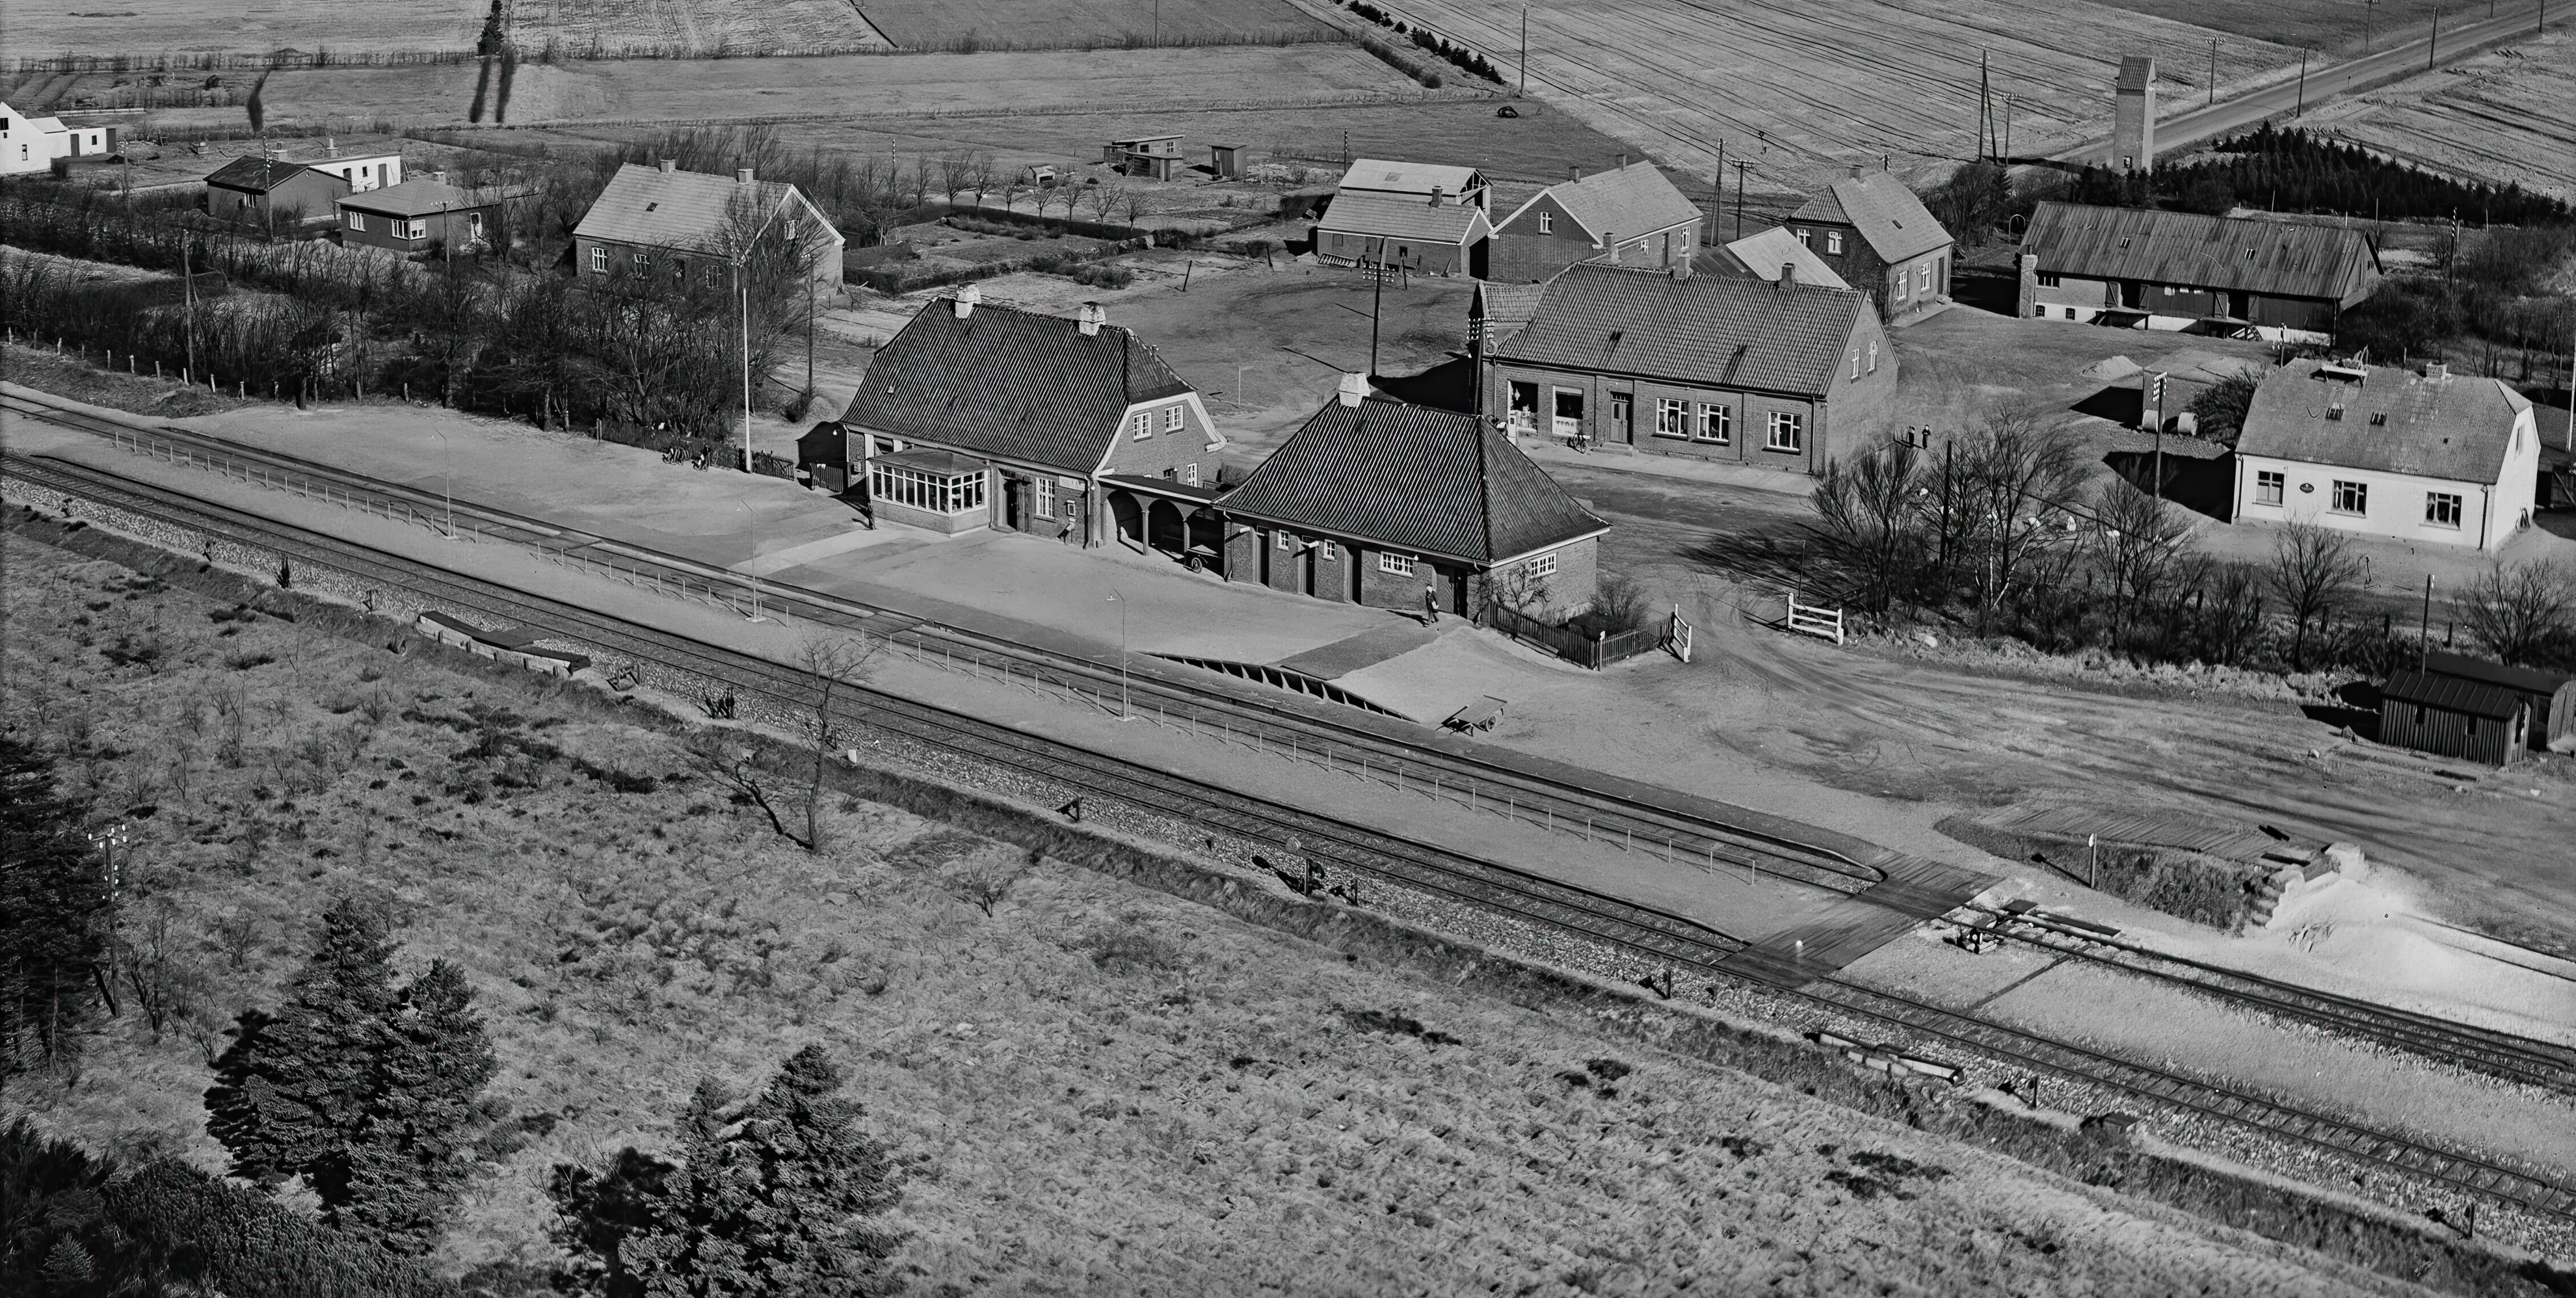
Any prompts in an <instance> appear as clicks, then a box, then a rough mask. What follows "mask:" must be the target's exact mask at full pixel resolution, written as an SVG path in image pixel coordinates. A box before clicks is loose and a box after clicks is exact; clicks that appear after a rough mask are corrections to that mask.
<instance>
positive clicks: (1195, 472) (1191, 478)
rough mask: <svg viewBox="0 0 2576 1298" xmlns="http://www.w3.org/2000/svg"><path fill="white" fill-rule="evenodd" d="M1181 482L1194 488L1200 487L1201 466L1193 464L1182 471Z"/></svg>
mask: <svg viewBox="0 0 2576 1298" xmlns="http://www.w3.org/2000/svg"><path fill="white" fill-rule="evenodd" d="M1181 481H1183V482H1186V483H1188V484H1190V485H1191V486H1193V487H1195V486H1197V485H1199V466H1197V465H1195V464H1193V465H1190V466H1189V467H1187V468H1184V469H1182V470H1181Z"/></svg>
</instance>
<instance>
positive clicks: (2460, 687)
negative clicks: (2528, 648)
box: [2379, 670, 2529, 766]
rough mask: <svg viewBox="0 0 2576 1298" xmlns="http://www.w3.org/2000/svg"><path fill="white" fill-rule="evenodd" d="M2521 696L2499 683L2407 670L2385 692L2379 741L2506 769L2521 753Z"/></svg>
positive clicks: (2525, 709) (2523, 714)
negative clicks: (2490, 683)
mask: <svg viewBox="0 0 2576 1298" xmlns="http://www.w3.org/2000/svg"><path fill="white" fill-rule="evenodd" d="M2528 715H2529V708H2528V706H2527V705H2525V704H2524V703H2523V701H2522V696H2521V695H2519V694H2516V693H2514V692H2513V691H2511V690H2508V689H2506V688H2504V687H2503V686H2500V685H2489V684H2486V683H2484V682H2482V681H2469V680H2462V679H2460V678H2459V677H2456V676H2443V675H2439V674H2437V673H2434V672H2429V671H2423V670H2410V671H2402V672H2399V673H2397V674H2396V675H2394V676H2391V677H2389V678H2388V684H2387V685H2386V686H2385V687H2384V688H2383V689H2382V690H2381V691H2380V703H2379V739H2380V742H2382V743H2386V744H2395V745H2397V746H2399V747H2401V748H2412V749H2414V750H2415V751H2417V752H2419V753H2439V754H2441V755H2442V756H2444V757H2460V758H2466V759H2467V760H2469V761H2473V762H2482V763H2485V764H2486V765H2489V766H2504V765H2507V764H2509V763H2511V762H2512V761H2514V760H2515V759H2516V758H2518V757H2520V756H2521V755H2522V746H2523V723H2524V720H2525V719H2526V717H2527V716H2528Z"/></svg>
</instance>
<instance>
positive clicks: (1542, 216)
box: [1538, 212, 1556, 234]
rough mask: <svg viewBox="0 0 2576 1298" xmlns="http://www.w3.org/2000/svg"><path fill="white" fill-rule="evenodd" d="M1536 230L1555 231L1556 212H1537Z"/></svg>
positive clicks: (1544, 232)
mask: <svg viewBox="0 0 2576 1298" xmlns="http://www.w3.org/2000/svg"><path fill="white" fill-rule="evenodd" d="M1538 232H1539V233H1540V234H1554V233H1556V214H1555V213H1553V212H1541V213H1539V214H1538Z"/></svg>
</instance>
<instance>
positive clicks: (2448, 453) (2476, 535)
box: [2234, 359, 2540, 550]
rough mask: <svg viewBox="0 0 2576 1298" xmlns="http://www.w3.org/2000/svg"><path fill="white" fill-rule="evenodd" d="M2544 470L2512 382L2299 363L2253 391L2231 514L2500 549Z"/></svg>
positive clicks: (2526, 513)
mask: <svg viewBox="0 0 2576 1298" xmlns="http://www.w3.org/2000/svg"><path fill="white" fill-rule="evenodd" d="M2539 479H2540V430H2539V427H2538V424H2537V421H2536V420H2535V418H2534V416H2533V414H2532V409H2531V403H2530V402H2529V401H2527V400H2525V399H2523V396H2522V394H2521V393H2518V392H2516V391H2514V390H2513V389H2512V388H2510V387H2508V386H2506V385H2505V383H2504V381H2503V380H2501V379H2488V378H2470V377H2466V376H2460V377H2454V376H2452V375H2451V374H2450V372H2449V371H2448V370H2447V369H2446V368H2445V367H2443V366H2441V365H2438V364H2427V365H2425V366H2423V367H2421V368H2419V369H2414V370H2407V369H2400V368H2397V367H2394V366H2387V365H2365V364H2361V363H2358V362H2348V361H2330V360H2313V359H2312V360H2302V361H2296V362H2293V363H2291V364H2289V365H2284V366H2281V367H2280V368H2278V369H2275V370H2273V371H2271V372H2270V373H2269V374H2266V375H2265V376H2264V377H2263V381H2262V383H2261V384H2260V385H2258V386H2257V387H2256V388H2255V390H2254V401H2253V404H2252V405H2251V406H2250V407H2248V408H2247V410H2246V412H2245V428H2244V432H2243V433H2242V435H2240V436H2239V437H2238V439H2237V442H2236V505H2235V511H2234V520H2235V521H2237V522H2240V523H2242V522H2267V523H2289V522H2303V523H2318V524H2323V525H2324V526H2327V527H2335V528H2341V529H2343V530H2345V531H2349V532H2363V533H2368V534H2370V535H2373V536H2388V537H2395V538H2397V539H2399V540H2405V541H2432V542H2437V543H2440V544H2445V545H2468V546H2475V547H2477V548H2478V549H2481V550H2493V549H2496V548H2497V547H2499V546H2502V545H2503V544H2504V543H2505V542H2506V541H2508V540H2510V539H2512V537H2513V534H2514V532H2515V531H2516V530H2518V529H2520V528H2521V527H2522V526H2523V525H2524V524H2526V523H2528V522H2530V521H2531V512H2532V508H2533V499H2532V496H2533V493H2534V491H2535V490H2536V489H2537V487H2538V484H2539Z"/></svg>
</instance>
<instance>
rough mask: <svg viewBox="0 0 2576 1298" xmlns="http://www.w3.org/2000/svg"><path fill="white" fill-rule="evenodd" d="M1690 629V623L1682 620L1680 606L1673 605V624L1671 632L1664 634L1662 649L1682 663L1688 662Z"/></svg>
mask: <svg viewBox="0 0 2576 1298" xmlns="http://www.w3.org/2000/svg"><path fill="white" fill-rule="evenodd" d="M1692 629H1693V628H1692V627H1691V624H1690V623H1688V622H1685V621H1683V620H1682V606H1681V605H1679V604H1675V605H1673V624H1672V628H1671V630H1670V631H1668V632H1666V633H1665V636H1664V648H1666V649H1669V650H1671V651H1672V654H1673V657H1675V658H1679V659H1681V660H1682V661H1683V662H1689V661H1690V654H1691V632H1692Z"/></svg>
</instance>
